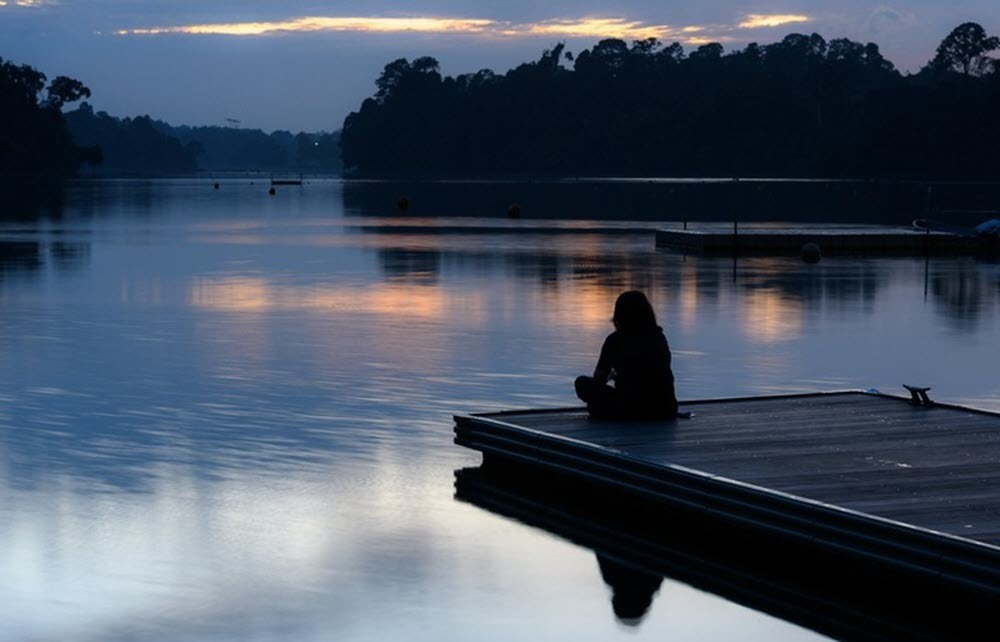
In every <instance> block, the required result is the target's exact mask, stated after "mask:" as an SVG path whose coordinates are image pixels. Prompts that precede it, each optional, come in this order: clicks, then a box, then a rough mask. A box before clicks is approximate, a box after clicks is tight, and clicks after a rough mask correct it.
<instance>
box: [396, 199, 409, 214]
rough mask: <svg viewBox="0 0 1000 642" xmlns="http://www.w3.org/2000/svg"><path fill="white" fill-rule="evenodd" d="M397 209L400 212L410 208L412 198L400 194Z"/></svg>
mask: <svg viewBox="0 0 1000 642" xmlns="http://www.w3.org/2000/svg"><path fill="white" fill-rule="evenodd" d="M396 209H398V210H399V211H400V212H405V211H406V210H408V209H410V199H408V198H406V197H405V196H400V197H399V200H397V201H396Z"/></svg>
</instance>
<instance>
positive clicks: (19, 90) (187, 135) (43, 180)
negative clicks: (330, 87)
mask: <svg viewBox="0 0 1000 642" xmlns="http://www.w3.org/2000/svg"><path fill="white" fill-rule="evenodd" d="M90 97H91V91H90V89H89V88H87V87H86V86H85V85H84V84H83V83H82V82H80V81H79V80H76V79H73V78H69V77H67V76H57V77H56V78H54V79H53V80H52V81H51V82H48V78H47V77H46V75H45V74H44V73H42V72H40V71H38V70H37V69H35V68H33V67H31V66H30V65H19V64H15V63H13V62H10V61H6V60H4V59H3V58H0V182H4V183H6V182H10V181H18V180H20V179H21V178H23V177H29V178H30V179H31V181H30V182H31V183H32V184H37V187H38V188H39V190H41V191H52V190H54V189H55V186H54V185H53V182H57V181H60V180H62V179H64V178H66V177H69V176H73V175H74V174H75V173H77V171H78V169H79V168H80V167H81V165H86V166H88V169H87V170H86V172H87V173H88V174H97V175H133V176H136V175H138V176H157V175H172V174H186V173H192V172H196V171H254V170H256V171H271V172H303V173H310V172H317V173H319V172H322V173H339V171H340V145H339V136H340V135H339V132H333V133H326V132H319V133H308V132H299V133H298V134H292V133H291V132H288V131H275V132H272V133H271V134H266V133H264V132H263V131H261V130H259V129H243V128H238V127H187V126H180V127H175V126H172V125H170V124H168V123H165V122H163V121H160V120H155V119H153V118H151V117H150V116H136V117H134V118H118V117H115V116H112V115H110V114H108V113H107V112H104V111H98V112H95V111H94V109H93V107H91V105H90V104H89V103H87V102H82V103H81V104H80V105H79V106H78V107H77V108H76V109H75V110H73V111H65V109H66V108H67V107H68V106H70V105H72V104H73V103H76V102H79V101H82V100H84V99H86V98H90Z"/></svg>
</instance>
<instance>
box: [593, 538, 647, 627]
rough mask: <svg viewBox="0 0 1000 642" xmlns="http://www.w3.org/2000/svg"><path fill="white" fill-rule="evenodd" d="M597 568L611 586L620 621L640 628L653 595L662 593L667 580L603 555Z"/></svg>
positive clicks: (600, 556)
mask: <svg viewBox="0 0 1000 642" xmlns="http://www.w3.org/2000/svg"><path fill="white" fill-rule="evenodd" d="M597 565H598V567H600V569H601V577H602V578H603V579H604V583H605V584H607V585H608V586H609V587H611V592H612V593H611V607H612V608H613V609H614V610H615V616H616V617H617V618H618V621H619V622H621V623H622V624H627V625H628V626H638V625H639V623H640V622H642V619H643V618H644V617H645V616H646V611H648V610H649V605H650V604H652V603H653V596H654V595H655V594H656V592H657V591H658V590H660V583H662V582H663V577H662V576H660V575H655V574H653V573H650V572H648V571H642V570H639V569H637V568H633V567H631V566H626V565H625V564H622V563H621V562H618V561H616V560H614V559H613V558H610V557H605V556H604V555H601V554H600V553H598V554H597Z"/></svg>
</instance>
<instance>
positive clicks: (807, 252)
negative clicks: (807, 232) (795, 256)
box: [802, 243, 823, 263]
mask: <svg viewBox="0 0 1000 642" xmlns="http://www.w3.org/2000/svg"><path fill="white" fill-rule="evenodd" d="M821 258H823V253H822V252H821V251H820V249H819V245H817V244H815V243H806V244H805V245H803V246H802V260H803V261H805V262H806V263H819V260H820V259H821Z"/></svg>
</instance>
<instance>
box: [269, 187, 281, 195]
mask: <svg viewBox="0 0 1000 642" xmlns="http://www.w3.org/2000/svg"><path fill="white" fill-rule="evenodd" d="M267 193H268V194H270V195H271V196H274V195H275V194H277V193H278V190H276V189H274V188H273V187H272V188H271V189H269V190H267Z"/></svg>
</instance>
